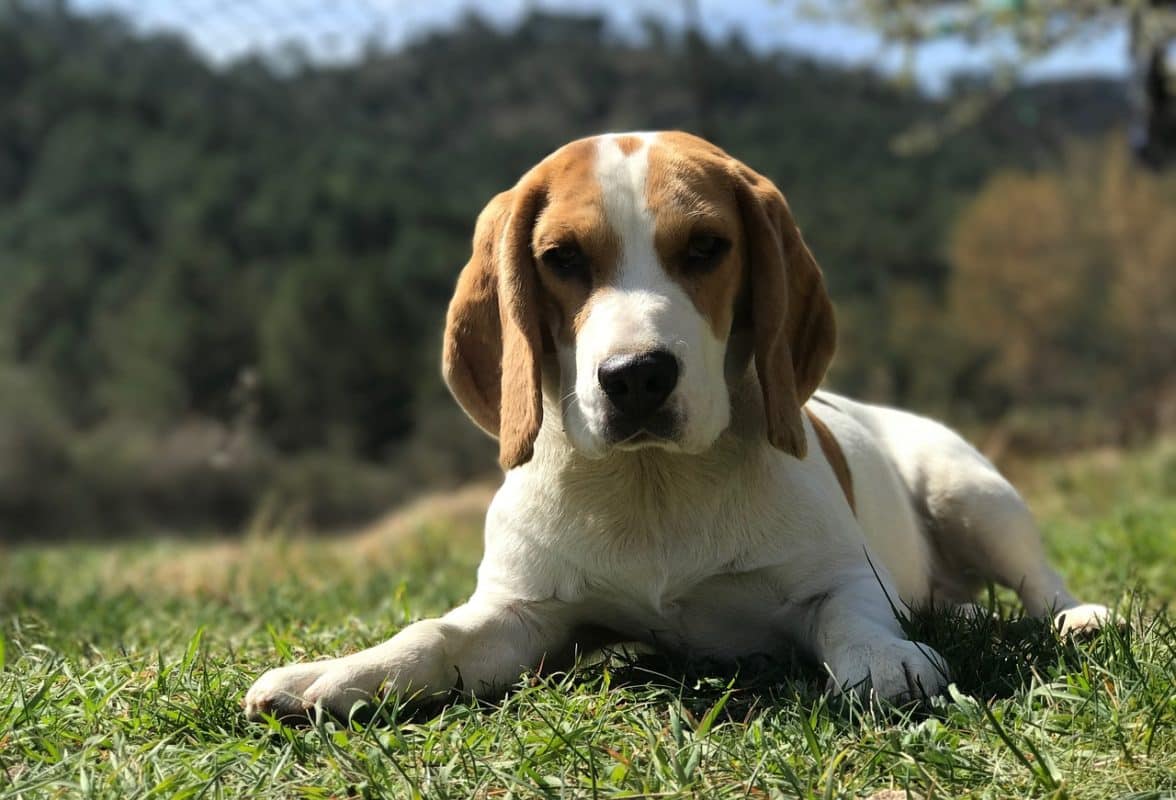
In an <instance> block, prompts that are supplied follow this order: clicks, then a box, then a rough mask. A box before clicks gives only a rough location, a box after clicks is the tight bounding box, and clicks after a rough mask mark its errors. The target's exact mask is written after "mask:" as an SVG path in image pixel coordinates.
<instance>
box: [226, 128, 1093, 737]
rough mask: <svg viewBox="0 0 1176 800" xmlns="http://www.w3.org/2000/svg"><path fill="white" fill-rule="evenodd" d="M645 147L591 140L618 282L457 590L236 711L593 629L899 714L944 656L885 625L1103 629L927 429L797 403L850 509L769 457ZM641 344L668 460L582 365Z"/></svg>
mask: <svg viewBox="0 0 1176 800" xmlns="http://www.w3.org/2000/svg"><path fill="white" fill-rule="evenodd" d="M651 141H652V139H651V137H646V138H645V142H646V144H645V147H643V148H641V149H640V150H638V151H637V152H635V153H633V154H632V155H630V156H629V157H625V156H623V154H621V153H620V150H619V148H617V147H616V145H615V143H614V142H613V141H612V140H611V139H609V138H607V137H606V138H603V139H602V140H601V142H600V145H599V161H598V168H597V176H598V178H599V180H600V182H601V185H602V186H603V187H604V190H605V192H604V196H605V209H606V213H607V215H608V217H609V221H610V224H612V225H613V226H614V229H615V230H617V231H619V232H620V234H621V236H622V241H623V263H622V267H621V270H620V275H619V277H618V280H617V283H616V286H615V287H614V290H613V291H612V292H611V293H609V294H607V295H606V296H605V297H604V298H603V299H601V300H600V301H599V302H598V303H596V304H595V305H594V306H593V308H592V311H591V316H590V319H589V320H588V322H587V324H586V326H585V327H584V328H583V329H582V330H581V333H580V335H579V337H578V338H579V340H580V341H579V343H578V345H577V346H576V347H575V348H566V349H565V352H561V353H560V354H559V370H560V372H561V378H562V379H563V381H564V382H565V385H564V386H562V387H559V391H560V394H559V395H558V396H552V395H551V393H549V394H548V396H546V397H545V405H546V413H545V418H544V424H543V427H542V429H541V431H540V434H539V438H538V441H537V442H536V446H535V455H534V457H533V459H532V460H531V461H530V462H529V463H527V464H525V465H523V466H521V467H519V468H516V469H513V470H511V471H510V472H509V473H507V475H506V479H505V481H504V483H503V485H502V488H501V489H500V490H499V492H498V494H497V496H496V497H495V499H494V502H493V503H492V505H491V507H490V509H489V511H488V513H487V517H486V540H485V553H484V556H483V560H482V564H481V566H480V568H479V570H478V584H477V589H476V590H475V592H474V594H473V596H472V597H471V598H470V600H469V601H468V602H467V603H466V604H465V605H462V606H461V607H459V608H457V609H455V610H453V611H451V612H449V613H448V614H446V615H445V616H444V617H442V618H440V619H428V620H422V621H420V622H417V623H415V624H413V625H410V626H409V627H407V628H405V629H404V630H402V631H401V632H400V633H398V634H397V635H396V636H394V637H393V638H392V639H390V640H388V641H387V642H384V643H383V644H381V645H378V646H376V647H373V648H371V649H368V650H364V651H362V652H359V653H355V654H353V655H350V656H346V657H343V658H338V659H331V660H327V661H320V662H314V663H310V664H300V665H295V666H291V667H283V668H280V669H275V670H271V671H270V672H267V673H266V674H265V675H263V676H262V677H261V678H260V679H259V680H258V681H257V682H256V683H255V684H254V686H253V687H252V688H251V689H250V690H249V692H248V694H247V696H246V699H245V704H246V713H247V714H248V715H249V716H250V718H253V719H257V718H260V717H262V716H263V715H264V714H273V715H275V716H278V717H290V716H304V715H305V714H306V713H307V710H308V709H309V708H312V707H315V706H320V707H323V708H326V709H328V710H330V711H331V712H332V713H334V714H336V715H340V716H346V715H347V714H348V712H349V710H350V708H351V706H352V704H353V703H354V702H356V701H367V700H370V699H372V698H373V697H374V696H378V695H380V694H381V693H384V692H396V693H399V694H400V695H401V696H434V695H443V694H444V693H447V692H449V691H450V690H452V689H454V688H458V687H460V688H461V689H463V690H464V691H466V692H473V693H492V692H496V691H499V690H501V689H502V688H503V687H505V686H507V685H509V684H510V683H512V682H513V681H514V680H515V679H516V678H518V676H519V675H520V674H521V673H522V672H524V671H525V670H526V669H528V668H531V667H534V666H535V665H537V664H539V663H540V662H545V663H547V664H549V665H550V664H558V663H561V661H565V660H566V659H567V658H569V657H570V654H571V652H573V651H574V649H575V648H576V647H577V645H579V644H582V643H584V642H585V641H587V640H586V639H585V638H584V637H583V636H582V635H581V634H582V632H583V630H584V629H585V628H586V627H592V628H596V629H601V628H603V629H607V630H608V631H610V632H611V634H610V635H609V636H608V637H606V638H607V640H610V641H612V640H615V641H640V642H645V643H648V644H651V645H655V646H659V647H664V648H669V649H673V650H679V651H684V652H688V653H694V654H699V655H706V656H712V657H716V656H717V657H724V658H732V657H737V656H741V655H747V654H751V653H772V652H781V651H784V650H787V649H789V648H799V649H800V650H802V651H804V652H806V653H808V654H809V655H811V656H812V657H813V658H814V659H816V660H817V662H818V663H822V664H824V665H825V668H826V671H827V673H828V676H829V686H830V688H831V689H832V690H834V691H841V690H845V689H854V690H857V691H860V692H873V693H874V694H876V695H877V696H879V697H883V698H889V699H898V698H903V697H908V696H913V695H918V694H920V693H922V692H926V693H934V692H937V691H939V690H941V689H942V688H943V687H944V686H945V685H946V682H947V680H948V676H947V672H946V669H945V667H944V664H943V662H942V659H941V658H940V657H939V655H938V654H936V653H935V652H934V651H932V650H931V649H930V648H928V647H926V646H925V645H921V644H918V643H915V642H910V641H908V640H906V639H905V638H904V637H903V634H902V630H901V627H900V624H899V620H898V618H897V616H896V613H895V611H897V612H899V613H904V612H905V611H906V610H907V609H908V608H910V607H913V606H920V605H926V604H931V603H948V604H960V603H966V602H967V601H968V600H969V599H970V598H971V597H972V596H973V595H974V593H975V591H976V589H977V588H978V587H979V586H981V585H983V583H984V582H986V581H990V580H991V581H998V582H1000V583H1003V584H1005V585H1007V586H1011V587H1013V588H1014V589H1016V590H1017V591H1018V593H1019V595H1020V597H1021V599H1022V601H1023V602H1024V603H1025V606H1026V608H1027V610H1028V611H1029V612H1030V613H1032V614H1039V615H1040V614H1051V613H1052V614H1056V615H1057V616H1056V622H1057V625H1058V627H1059V628H1060V629H1061V630H1062V631H1063V632H1070V631H1076V630H1083V629H1088V628H1092V627H1097V626H1098V625H1100V624H1102V623H1103V622H1104V621H1106V620H1107V619H1108V618H1109V612H1108V611H1107V609H1106V608H1105V607H1103V606H1098V605H1082V604H1080V603H1079V602H1078V601H1077V600H1076V599H1075V598H1074V597H1073V596H1072V595H1070V594H1069V592H1068V591H1067V590H1066V588H1065V586H1064V584H1063V582H1062V581H1061V579H1060V578H1059V577H1058V575H1057V573H1055V572H1054V571H1053V570H1052V569H1051V568H1050V567H1049V565H1048V563H1047V562H1046V560H1045V557H1044V554H1043V551H1042V547H1041V542H1040V540H1039V538H1038V535H1037V531H1036V528H1035V526H1034V524H1033V520H1032V517H1031V516H1030V514H1029V512H1028V510H1027V508H1026V507H1025V505H1024V503H1023V502H1022V501H1021V499H1020V497H1019V496H1018V495H1017V493H1016V491H1015V490H1014V489H1013V488H1012V486H1010V485H1009V484H1008V483H1007V482H1006V481H1005V480H1004V479H1003V478H1002V477H1001V476H1000V475H999V474H998V473H997V471H996V470H995V469H994V468H993V467H992V465H991V464H989V463H988V461H986V460H985V459H984V458H983V457H982V456H981V455H980V454H979V453H977V452H976V451H975V450H974V449H973V448H972V447H970V446H969V445H968V444H966V443H965V442H964V441H963V440H962V439H960V438H959V437H958V436H957V435H956V434H955V433H953V432H951V431H950V430H948V429H947V428H945V427H943V426H942V425H939V424H938V423H936V422H933V421H931V420H927V419H924V418H921V417H917V416H915V415H912V414H907V413H904V412H901V411H896V410H893V409H885V408H879V407H875V406H868V405H864V404H860V403H856V402H853V401H851V400H847V399H845V398H842V397H837V396H835V395H830V394H825V393H818V395H817V396H816V398H815V399H814V400H813V401H812V402H811V403H810V408H811V409H812V410H813V412H814V413H816V414H817V416H819V417H820V418H821V420H822V421H823V422H824V423H825V424H826V426H827V427H828V428H829V429H830V430H831V431H832V433H833V434H834V437H835V438H836V440H837V442H838V443H839V445H840V447H841V448H842V450H843V452H844V454H845V457H846V460H847V462H848V464H849V467H850V471H851V473H852V478H853V489H854V494H855V501H856V513H855V511H854V510H851V509H850V507H849V505H848V503H847V501H846V498H845V495H844V494H843V492H842V489H841V486H840V485H839V484H838V482H837V478H836V476H835V475H834V472H833V469H832V467H831V466H830V464H829V462H828V461H826V459H825V458H824V455H823V453H822V451H821V448H820V446H819V443H818V442H817V440H816V438H815V434H814V432H813V430H812V428H811V426H810V425H809V423H808V421H807V420H806V421H805V424H806V426H807V428H806V430H807V434H808V452H809V456H808V457H807V458H805V459H804V460H803V461H801V460H797V459H795V458H793V457H791V456H788V455H785V454H784V453H782V452H780V451H778V450H775V449H773V448H772V447H770V446H769V445H768V443H767V441H766V436H765V434H764V430H763V421H762V420H763V408H762V406H761V405H760V404H761V402H762V401H761V399H760V397H761V395H760V392H759V387H758V385H757V379H756V376H755V374H754V371H753V370H749V371H748V373H747V374H746V375H743V376H742V377H740V378H738V380H736V382H735V385H733V386H730V387H729V386H728V383H727V381H726V380H725V379H724V376H723V352H724V349H725V346H726V343H725V342H718V341H715V340H714V337H713V335H712V334H710V332H709V328H708V326H707V325H706V323H705V320H702V318H701V316H700V315H699V314H698V312H697V310H696V309H695V308H694V307H693V305H692V304H691V303H690V301H689V299H688V298H687V297H686V296H685V294H684V293H683V292H682V290H681V289H680V288H679V287H678V286H677V285H676V284H675V283H674V282H673V281H672V280H670V279H669V278H667V277H666V276H665V275H664V273H663V272H662V270H661V268H660V267H659V266H658V262H657V258H656V255H655V254H654V251H653V227H652V226H653V223H652V218H651V216H650V213H649V210H648V209H647V208H646V207H645V199H644V198H645V195H644V180H645V169H646V165H647V156H648V147H649V146H650V142H651ZM708 336H709V337H710V338H709V339H708V338H707V337H708ZM651 347H667V348H669V349H671V350H672V351H673V352H674V353H675V354H676V355H678V357H679V359H680V360H681V361H682V376H681V381H680V385H679V387H678V388H677V389H676V390H675V392H674V394H673V395H672V397H671V400H670V402H673V403H676V404H678V408H679V409H680V410H681V411H682V413H683V414H684V416H685V420H686V429H685V430H686V434H685V435H684V437H683V439H682V441H680V442H678V443H677V445H676V446H670V447H654V448H644V449H640V450H622V449H618V448H616V447H611V448H610V447H607V446H606V445H605V444H604V441H603V439H602V438H601V436H600V431H599V424H600V404H601V403H602V399H601V397H600V391H599V389H598V387H597V386H596V384H595V374H596V365H597V364H599V362H600V360H601V359H603V358H605V357H607V356H608V355H612V354H617V353H625V352H636V351H639V350H645V349H649V348H651ZM569 383H570V385H569ZM572 388H574V390H575V394H574V396H571V397H570V401H568V402H561V400H563V398H564V397H565V396H569V393H570V391H571V389H572ZM553 391H554V390H553ZM561 407H562V409H561ZM561 410H562V412H563V415H562V419H561V416H560V411H561ZM592 641H593V642H595V643H597V644H599V643H600V639H599V630H597V632H596V635H594V637H593V639H592Z"/></svg>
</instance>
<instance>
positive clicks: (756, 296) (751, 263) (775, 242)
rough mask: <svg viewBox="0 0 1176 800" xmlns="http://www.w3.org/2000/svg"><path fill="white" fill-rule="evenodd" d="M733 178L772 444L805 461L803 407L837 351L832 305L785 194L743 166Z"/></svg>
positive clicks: (759, 369)
mask: <svg viewBox="0 0 1176 800" xmlns="http://www.w3.org/2000/svg"><path fill="white" fill-rule="evenodd" d="M735 173H736V180H735V187H736V194H737V196H738V198H739V207H740V213H741V215H742V217H743V229H744V232H745V236H746V237H747V251H746V257H747V259H748V265H747V267H748V282H749V285H750V287H751V316H752V326H753V330H754V340H755V367H756V372H757V373H758V374H759V381H760V387H761V390H762V391H763V396H764V412H765V413H766V415H767V434H768V440H769V441H770V442H771V443H772V445H773V446H775V447H777V448H779V449H781V450H783V451H784V452H786V453H791V454H792V455H794V456H796V457H797V458H804V456H805V453H806V450H807V448H806V442H805V435H804V423H803V421H802V419H801V407H802V406H803V405H804V404H805V402H807V401H808V399H809V397H810V396H812V393H813V392H815V391H816V390H817V386H819V385H820V383H821V379H822V378H824V376H825V370H826V369H827V368H828V366H829V362H830V361H831V360H832V359H833V352H834V350H835V349H836V347H837V328H836V324H835V322H834V319H833V305H832V303H831V302H830V300H829V295H828V293H827V292H826V291H825V281H824V278H823V277H822V275H821V268H820V267H819V266H818V265H817V262H816V259H814V258H813V254H812V253H811V252H809V249H808V246H807V245H806V244H805V243H804V239H803V238H802V237H801V235H800V229H799V228H798V227H797V226H796V222H795V221H794V220H793V219H792V212H791V211H789V209H788V203H787V202H786V201H785V200H784V195H782V194H781V193H780V190H779V189H777V188H776V186H775V184H773V183H772V182H771V181H770V180H768V179H767V178H765V177H763V176H762V175H759V174H757V173H756V172H754V171H752V170H750V169H748V168H747V167H745V166H743V165H742V164H739V165H738V166H737V167H736V168H735Z"/></svg>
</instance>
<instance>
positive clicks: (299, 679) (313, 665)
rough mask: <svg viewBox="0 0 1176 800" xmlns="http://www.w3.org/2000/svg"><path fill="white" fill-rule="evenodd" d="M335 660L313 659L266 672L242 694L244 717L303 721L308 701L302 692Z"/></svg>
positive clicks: (258, 720) (251, 719)
mask: <svg viewBox="0 0 1176 800" xmlns="http://www.w3.org/2000/svg"><path fill="white" fill-rule="evenodd" d="M334 663H335V662H334V661H312V662H310V663H308V664H295V665H293V666H289V667H278V668H277V669H271V670H270V671H269V672H266V673H265V674H264V675H262V676H261V677H260V678H258V679H257V680H256V681H254V683H253V685H252V686H250V687H249V691H248V692H246V693H245V718H246V719H248V720H249V721H251V722H261V721H262V720H264V719H265V718H266V717H267V716H270V717H275V718H277V719H278V720H279V721H281V722H284V723H287V724H290V723H298V722H306V720H307V707H308V704H307V702H306V700H305V699H304V697H303V695H304V693H305V692H306V689H307V688H308V687H309V686H310V685H311V684H313V683H314V682H315V681H316V680H318V679H319V678H320V677H322V675H323V674H325V673H326V672H327V671H328V670H329V669H330V668H331V667H332V666H333V665H334ZM310 705H313V704H310Z"/></svg>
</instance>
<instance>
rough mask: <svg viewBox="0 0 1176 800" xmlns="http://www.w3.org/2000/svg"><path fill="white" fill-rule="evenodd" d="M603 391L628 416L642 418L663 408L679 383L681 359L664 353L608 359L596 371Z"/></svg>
mask: <svg viewBox="0 0 1176 800" xmlns="http://www.w3.org/2000/svg"><path fill="white" fill-rule="evenodd" d="M596 379H597V380H598V381H600V388H602V389H604V393H605V394H606V395H608V399H609V401H610V402H611V403H612V404H613V406H614V407H615V408H616V409H617V411H619V412H621V413H622V414H623V415H625V416H626V417H629V418H631V419H640V418H642V417H645V416H648V415H649V414H652V413H653V412H654V411H657V410H658V409H659V408H661V406H662V403H664V402H666V398H667V397H669V396H670V392H672V391H674V386H675V385H677V383H678V359H676V358H674V356H673V355H672V354H670V353H667V352H666V351H664V350H653V351H651V352H648V353H634V354H630V355H623V356H613V357H611V358H606V359H605V360H604V361H603V362H602V363H601V365H600V368H599V369H597V370H596Z"/></svg>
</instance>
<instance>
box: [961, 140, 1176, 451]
mask: <svg viewBox="0 0 1176 800" xmlns="http://www.w3.org/2000/svg"><path fill="white" fill-rule="evenodd" d="M1174 212H1176V176H1157V175H1154V174H1152V173H1149V172H1141V171H1139V170H1137V169H1135V168H1134V167H1133V165H1132V164H1131V162H1130V157H1129V155H1128V150H1127V148H1125V147H1123V145H1122V142H1121V141H1119V140H1118V139H1117V138H1115V139H1112V140H1109V141H1104V142H1101V143H1099V144H1098V145H1095V144H1086V145H1082V146H1077V145H1076V146H1073V147H1071V148H1070V150H1069V151H1068V154H1067V157H1066V159H1065V161H1064V163H1063V164H1062V165H1061V166H1060V167H1059V168H1057V169H1054V170H1048V171H1039V172H1036V173H1027V172H1022V171H1007V172H1002V173H1000V174H998V175H996V176H995V177H993V178H992V179H991V180H990V181H989V182H988V184H987V185H986V186H985V187H984V189H983V190H982V191H981V192H980V193H979V194H978V196H977V197H976V199H975V200H974V201H973V202H972V204H971V205H970V206H969V207H968V208H967V209H966V210H965V211H964V213H963V214H962V215H961V217H960V219H959V222H958V223H957V225H956V227H955V231H954V234H953V236H952V241H951V255H952V262H953V265H954V269H953V275H952V279H951V284H950V290H949V308H950V309H951V311H952V314H953V316H954V321H955V323H956V324H957V325H958V330H959V332H960V333H961V335H962V336H964V337H965V340H966V341H967V343H968V345H969V346H970V347H972V348H977V349H978V350H979V351H980V352H981V353H983V354H984V355H985V356H986V361H987V364H986V368H985V370H984V375H983V380H982V381H981V382H980V383H979V384H977V385H976V386H974V387H973V388H974V389H975V390H976V391H977V392H980V391H984V392H987V393H989V394H990V395H991V394H993V393H995V394H997V395H998V396H1000V397H1001V398H1002V400H1003V403H1002V404H1003V405H1004V406H1006V407H1013V408H1017V409H1020V410H1021V413H1023V414H1024V413H1033V412H1036V413H1037V414H1039V415H1042V414H1043V412H1044V413H1045V414H1048V415H1049V416H1053V417H1054V418H1055V420H1057V418H1058V414H1059V413H1062V414H1064V415H1066V422H1067V423H1069V424H1074V423H1075V421H1076V420H1079V419H1082V421H1088V418H1089V417H1090V416H1092V415H1095V414H1103V415H1105V416H1106V417H1107V418H1109V419H1118V420H1120V421H1121V426H1120V428H1119V434H1120V435H1121V436H1124V437H1127V438H1128V439H1131V438H1139V437H1142V436H1154V435H1155V434H1156V432H1157V429H1158V428H1159V427H1160V426H1161V424H1163V423H1164V422H1165V421H1166V422H1167V423H1168V424H1171V423H1172V422H1174V421H1176V420H1174V419H1172V418H1171V417H1172V414H1173V412H1174V411H1176V314H1174V313H1173V309H1176V215H1174ZM1165 417H1167V419H1165ZM1046 435H1050V436H1060V437H1061V438H1062V439H1063V440H1076V439H1080V438H1081V437H1080V436H1075V434H1074V432H1073V431H1070V432H1067V433H1058V432H1057V431H1054V430H1052V429H1051V430H1049V431H1048V432H1047V433H1046ZM1042 438H1044V437H1042Z"/></svg>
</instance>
